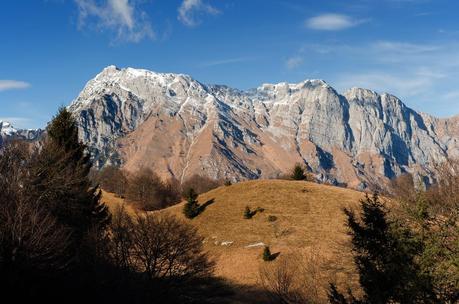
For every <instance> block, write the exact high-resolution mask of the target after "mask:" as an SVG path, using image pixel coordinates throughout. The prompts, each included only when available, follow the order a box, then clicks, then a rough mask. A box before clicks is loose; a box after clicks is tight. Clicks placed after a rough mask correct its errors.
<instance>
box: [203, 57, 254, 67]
mask: <svg viewBox="0 0 459 304" xmlns="http://www.w3.org/2000/svg"><path fill="white" fill-rule="evenodd" d="M255 59H256V58H255V57H236V58H227V59H220V60H214V61H207V62H204V63H202V64H201V66H202V67H212V66H218V65H225V64H231V63H240V62H246V61H251V60H255Z"/></svg>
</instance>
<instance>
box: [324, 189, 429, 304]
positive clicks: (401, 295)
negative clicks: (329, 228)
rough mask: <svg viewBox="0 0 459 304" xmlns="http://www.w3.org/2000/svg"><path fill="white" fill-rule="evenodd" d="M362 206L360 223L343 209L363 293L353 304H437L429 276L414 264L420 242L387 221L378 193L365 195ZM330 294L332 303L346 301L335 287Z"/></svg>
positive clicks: (354, 216) (352, 213)
mask: <svg viewBox="0 0 459 304" xmlns="http://www.w3.org/2000/svg"><path fill="white" fill-rule="evenodd" d="M361 205H362V212H361V216H360V217H361V220H360V221H358V220H357V219H356V215H355V214H354V212H352V211H350V210H348V209H345V210H344V212H345V214H346V216H347V226H348V227H349V228H350V235H351V238H352V246H353V252H354V254H355V256H354V260H355V263H356V266H357V270H358V273H359V281H360V285H361V287H362V290H363V293H364V296H363V299H362V300H361V301H357V300H355V299H352V300H351V303H368V304H385V303H434V302H435V301H434V300H433V292H432V287H431V285H430V281H429V277H428V276H426V275H425V274H423V273H422V272H421V271H420V268H419V266H418V265H417V264H416V261H415V257H416V255H417V254H418V253H419V252H420V250H421V248H420V243H419V242H417V241H416V239H415V238H414V237H413V236H412V235H411V234H410V232H409V230H408V229H405V228H402V227H401V226H399V225H397V223H395V222H391V221H389V220H388V218H387V211H386V209H385V207H384V206H383V204H382V203H381V202H380V201H379V198H378V196H377V195H376V194H375V195H373V196H372V197H369V196H366V199H365V200H363V201H362V202H361ZM329 295H330V301H331V302H332V303H342V299H343V298H344V297H343V296H342V295H340V294H339V293H338V292H337V290H336V287H335V286H334V285H331V289H330V291H329ZM351 297H352V293H351ZM336 299H339V300H338V301H336ZM333 300H334V302H333Z"/></svg>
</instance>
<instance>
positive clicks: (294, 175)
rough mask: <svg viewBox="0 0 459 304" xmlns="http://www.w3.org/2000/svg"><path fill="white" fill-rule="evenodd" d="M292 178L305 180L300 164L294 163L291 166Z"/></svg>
mask: <svg viewBox="0 0 459 304" xmlns="http://www.w3.org/2000/svg"><path fill="white" fill-rule="evenodd" d="M292 179H294V180H305V179H306V175H305V174H304V169H303V167H302V166H301V165H300V164H296V165H295V167H293V172H292Z"/></svg>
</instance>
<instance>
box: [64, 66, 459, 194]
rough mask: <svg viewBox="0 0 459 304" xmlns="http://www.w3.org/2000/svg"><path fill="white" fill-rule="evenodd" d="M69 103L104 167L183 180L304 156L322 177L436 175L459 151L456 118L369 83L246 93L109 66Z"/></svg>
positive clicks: (285, 163) (280, 165) (317, 83)
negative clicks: (341, 89)
mask: <svg viewBox="0 0 459 304" xmlns="http://www.w3.org/2000/svg"><path fill="white" fill-rule="evenodd" d="M69 108H70V109H71V110H72V111H73V112H74V114H75V116H76V117H77V119H78V122H79V126H80V134H81V137H82V139H83V140H84V141H85V142H86V143H87V144H88V145H89V147H90V148H91V149H92V151H93V154H94V155H95V158H96V160H97V163H98V165H99V166H103V165H104V164H106V163H107V162H108V163H110V162H111V163H116V164H119V165H122V166H125V167H126V168H127V169H128V170H136V169H138V168H140V167H142V166H149V167H151V168H153V169H154V170H155V171H157V172H158V173H160V174H161V175H163V176H173V177H175V178H178V179H179V180H183V179H184V178H186V176H189V175H191V174H204V175H209V176H211V177H214V178H232V179H235V180H237V179H244V178H256V177H272V176H275V175H276V174H281V173H283V172H286V171H288V170H289V169H290V168H291V166H293V164H294V163H295V162H302V163H305V164H307V165H308V167H309V168H311V169H312V171H313V172H314V173H315V174H316V176H317V177H318V178H319V179H322V180H327V181H331V182H333V183H338V184H339V183H344V184H347V185H349V186H351V187H357V188H358V187H364V186H365V185H368V184H371V183H373V182H375V181H377V180H378V181H379V180H380V179H382V180H384V179H388V178H392V177H394V176H397V175H399V174H402V173H404V172H413V173H416V174H427V175H428V171H429V170H428V165H429V164H431V163H433V162H437V161H441V160H442V159H445V158H446V157H448V155H453V154H455V153H458V152H457V151H459V149H458V147H457V144H456V138H457V136H458V134H457V133H458V132H456V131H455V130H457V129H459V128H453V127H452V125H453V124H454V122H453V121H452V120H447V121H445V120H438V119H435V118H433V117H431V116H428V115H425V114H419V113H417V112H416V111H414V110H412V109H410V108H408V107H406V106H405V105H404V104H403V103H402V101H401V100H400V99H398V98H397V97H395V96H393V95H390V94H378V93H376V92H374V91H372V90H368V89H363V88H351V89H349V90H347V91H346V92H345V93H344V94H343V95H341V94H339V93H338V92H336V91H335V90H334V89H333V88H332V87H331V86H330V85H328V84H327V83H326V82H325V81H323V80H314V79H313V80H305V81H302V82H299V83H287V82H281V83H277V84H263V85H261V86H260V87H258V88H257V89H253V90H248V91H242V90H238V89H234V88H231V87H228V86H225V85H204V84H201V83H200V82H199V81H196V80H194V79H193V78H192V77H190V76H188V75H184V74H172V73H156V72H152V71H148V70H142V69H133V68H123V69H119V68H117V67H114V66H109V67H107V68H105V69H104V70H103V71H102V72H101V73H100V74H98V75H97V76H96V77H95V78H94V79H93V80H91V81H89V82H88V83H87V85H86V86H85V88H84V89H83V91H82V92H81V93H80V95H79V96H78V97H77V98H76V99H75V100H74V102H73V103H72V104H71V105H70V107H69ZM440 133H441V134H440Z"/></svg>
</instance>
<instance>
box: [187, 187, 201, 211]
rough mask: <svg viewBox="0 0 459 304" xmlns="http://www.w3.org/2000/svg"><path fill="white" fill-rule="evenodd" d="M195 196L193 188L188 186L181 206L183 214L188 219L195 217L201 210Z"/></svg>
mask: <svg viewBox="0 0 459 304" xmlns="http://www.w3.org/2000/svg"><path fill="white" fill-rule="evenodd" d="M197 198H198V194H197V193H196V192H195V191H194V189H193V188H190V189H189V190H188V191H187V193H186V199H187V202H186V204H185V205H184V206H183V214H185V216H186V217H187V218H189V219H192V218H195V217H196V216H198V215H199V213H200V211H201V210H200V206H199V204H198V201H197Z"/></svg>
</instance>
